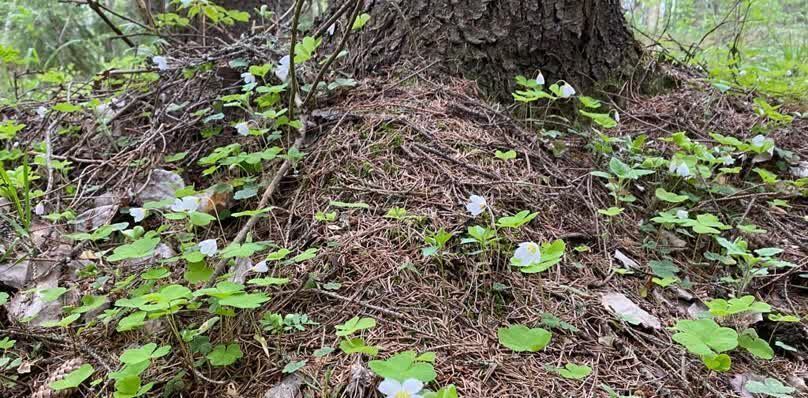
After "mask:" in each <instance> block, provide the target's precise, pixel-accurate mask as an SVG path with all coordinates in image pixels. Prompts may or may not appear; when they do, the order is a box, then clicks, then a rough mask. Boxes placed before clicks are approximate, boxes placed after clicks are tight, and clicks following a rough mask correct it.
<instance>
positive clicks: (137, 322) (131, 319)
mask: <svg viewBox="0 0 808 398" xmlns="http://www.w3.org/2000/svg"><path fill="white" fill-rule="evenodd" d="M145 324H146V312H145V311H138V312H133V313H131V314H129V315H127V316H125V317H123V318H121V320H120V321H118V326H117V327H116V328H115V330H117V331H118V332H126V331H129V330H133V329H137V328H139V327H141V326H143V325H145Z"/></svg>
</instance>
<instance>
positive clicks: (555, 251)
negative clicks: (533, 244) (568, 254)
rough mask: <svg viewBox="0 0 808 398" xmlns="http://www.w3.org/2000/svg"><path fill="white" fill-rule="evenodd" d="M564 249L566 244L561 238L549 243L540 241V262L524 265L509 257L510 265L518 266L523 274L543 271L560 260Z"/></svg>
mask: <svg viewBox="0 0 808 398" xmlns="http://www.w3.org/2000/svg"><path fill="white" fill-rule="evenodd" d="M566 249H567V244H566V243H564V241H563V240H561V239H557V240H554V241H553V242H549V243H542V245H541V250H540V252H541V262H539V263H538V264H533V265H530V266H527V267H525V266H522V264H519V263H518V260H516V258H514V257H511V265H512V266H514V267H518V268H519V271H520V272H522V273H525V274H534V273H538V272H544V271H546V270H548V269H550V267H552V266H554V265H556V264H558V263H560V262H561V259H562V258H563V257H564V252H565V251H566Z"/></svg>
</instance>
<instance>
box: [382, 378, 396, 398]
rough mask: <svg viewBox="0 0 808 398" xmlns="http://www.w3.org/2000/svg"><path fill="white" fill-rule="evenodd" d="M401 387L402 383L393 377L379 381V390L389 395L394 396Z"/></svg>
mask: <svg viewBox="0 0 808 398" xmlns="http://www.w3.org/2000/svg"><path fill="white" fill-rule="evenodd" d="M401 388H402V387H401V383H399V382H398V381H396V380H393V379H384V381H382V382H381V383H379V392H380V393H382V394H384V395H388V396H392V395H393V394H395V393H397V392H399V391H401Z"/></svg>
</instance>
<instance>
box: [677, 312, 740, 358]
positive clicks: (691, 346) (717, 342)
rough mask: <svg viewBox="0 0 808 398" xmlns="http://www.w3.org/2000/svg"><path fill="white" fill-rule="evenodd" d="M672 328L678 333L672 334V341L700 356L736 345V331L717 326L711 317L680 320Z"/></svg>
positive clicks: (711, 354) (708, 355) (719, 351)
mask: <svg viewBox="0 0 808 398" xmlns="http://www.w3.org/2000/svg"><path fill="white" fill-rule="evenodd" d="M674 329H675V330H677V331H678V333H676V334H674V335H673V337H672V339H673V341H675V342H677V343H679V344H681V345H683V346H684V347H685V348H686V349H687V350H688V351H689V352H690V353H692V354H695V355H698V356H701V357H711V356H713V355H715V353H716V352H718V353H721V352H724V351H729V350H731V349H733V348H735V347H737V346H738V333H737V332H736V331H735V330H734V329H731V328H727V327H721V326H719V325H718V324H717V323H715V321H714V320H712V319H699V320H680V321H678V322H676V326H674Z"/></svg>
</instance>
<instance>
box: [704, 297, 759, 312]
mask: <svg viewBox="0 0 808 398" xmlns="http://www.w3.org/2000/svg"><path fill="white" fill-rule="evenodd" d="M705 304H706V305H707V308H709V309H710V314H712V315H714V316H730V315H735V314H740V313H742V312H751V313H763V312H771V309H772V308H771V306H770V305H768V304H766V303H764V302H762V301H755V297H754V296H752V295H747V296H743V297H740V298H734V299H730V300H724V299H715V300H710V301H707V302H705Z"/></svg>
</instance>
